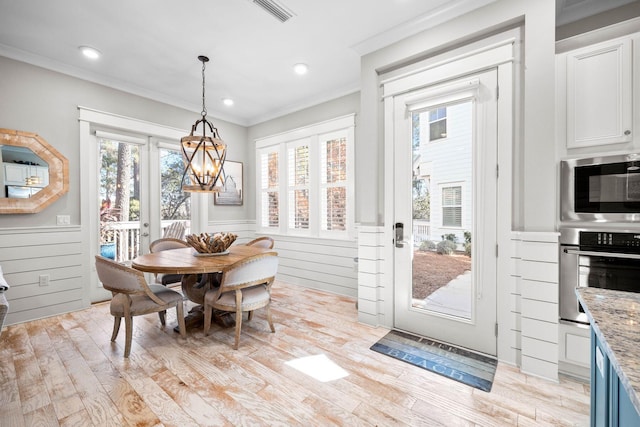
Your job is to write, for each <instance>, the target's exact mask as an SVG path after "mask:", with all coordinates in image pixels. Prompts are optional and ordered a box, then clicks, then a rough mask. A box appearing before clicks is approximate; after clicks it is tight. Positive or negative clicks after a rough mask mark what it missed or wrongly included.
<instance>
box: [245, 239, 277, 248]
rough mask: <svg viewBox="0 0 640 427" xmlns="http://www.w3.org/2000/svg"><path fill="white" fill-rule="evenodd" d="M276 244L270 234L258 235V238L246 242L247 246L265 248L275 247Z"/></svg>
mask: <svg viewBox="0 0 640 427" xmlns="http://www.w3.org/2000/svg"><path fill="white" fill-rule="evenodd" d="M274 244H275V242H274V241H273V239H272V238H271V237H268V236H262V237H258V238H257V239H253V240H252V241H250V242H247V243H246V245H247V246H256V247H259V248H265V249H273V245H274Z"/></svg>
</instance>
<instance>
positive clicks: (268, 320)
mask: <svg viewBox="0 0 640 427" xmlns="http://www.w3.org/2000/svg"><path fill="white" fill-rule="evenodd" d="M266 309H267V322H269V327H270V328H271V332H275V331H276V328H274V327H273V320H271V304H267V307H266Z"/></svg>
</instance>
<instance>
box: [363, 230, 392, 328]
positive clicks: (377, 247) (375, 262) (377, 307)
mask: <svg viewBox="0 0 640 427" xmlns="http://www.w3.org/2000/svg"><path fill="white" fill-rule="evenodd" d="M383 237H384V227H378V226H360V227H359V228H358V320H359V321H360V322H362V323H366V324H368V325H372V326H377V325H384V324H385V319H384V318H385V310H384V306H385V304H384V298H383V295H384V293H383V292H382V287H383V283H384V281H383V276H384V272H383V271H382V270H383V268H382V267H383V266H384V246H383ZM389 315H391V313H389Z"/></svg>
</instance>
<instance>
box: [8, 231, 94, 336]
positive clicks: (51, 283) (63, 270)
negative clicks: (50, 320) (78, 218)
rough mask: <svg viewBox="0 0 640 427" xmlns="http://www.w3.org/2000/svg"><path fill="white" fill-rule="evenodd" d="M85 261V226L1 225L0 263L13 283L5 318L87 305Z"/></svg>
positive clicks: (30, 316)
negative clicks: (46, 283) (5, 228)
mask: <svg viewBox="0 0 640 427" xmlns="http://www.w3.org/2000/svg"><path fill="white" fill-rule="evenodd" d="M84 264H85V256H84V255H83V249H82V234H81V230H80V227H55V228H53V227H46V228H45V227H38V228H29V229H7V230H0V265H2V270H3V272H4V276H5V278H6V279H7V282H8V283H9V286H11V288H10V289H9V290H8V291H7V292H6V297H7V300H8V301H9V312H8V314H7V320H6V323H7V324H14V323H21V322H26V321H28V320H34V319H39V318H43V317H48V316H53V315H55V314H60V313H66V312H70V311H74V310H79V309H82V308H86V307H88V306H89V298H88V296H87V295H86V292H84V290H83V286H84V282H85V280H84V275H85V274H86V273H85V272H86V271H87V268H86V265H84ZM47 276H48V285H44V286H43V285H42V284H41V277H42V279H43V281H47V280H46V279H47Z"/></svg>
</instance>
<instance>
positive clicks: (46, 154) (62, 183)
mask: <svg viewBox="0 0 640 427" xmlns="http://www.w3.org/2000/svg"><path fill="white" fill-rule="evenodd" d="M0 157H1V160H2V169H0V184H1V187H0V191H1V192H2V194H1V197H0V214H16V213H36V212H40V211H41V210H43V209H44V208H46V207H47V206H49V205H50V204H51V203H53V202H55V201H56V200H57V199H58V198H60V196H62V195H63V194H65V193H66V192H67V191H69V162H68V161H67V158H66V157H64V156H63V155H62V154H60V152H58V150H56V149H55V148H53V147H52V146H51V145H49V143H47V141H45V140H44V139H43V138H42V137H40V136H38V135H36V134H35V133H30V132H22V131H18V130H11V129H1V128H0Z"/></svg>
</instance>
